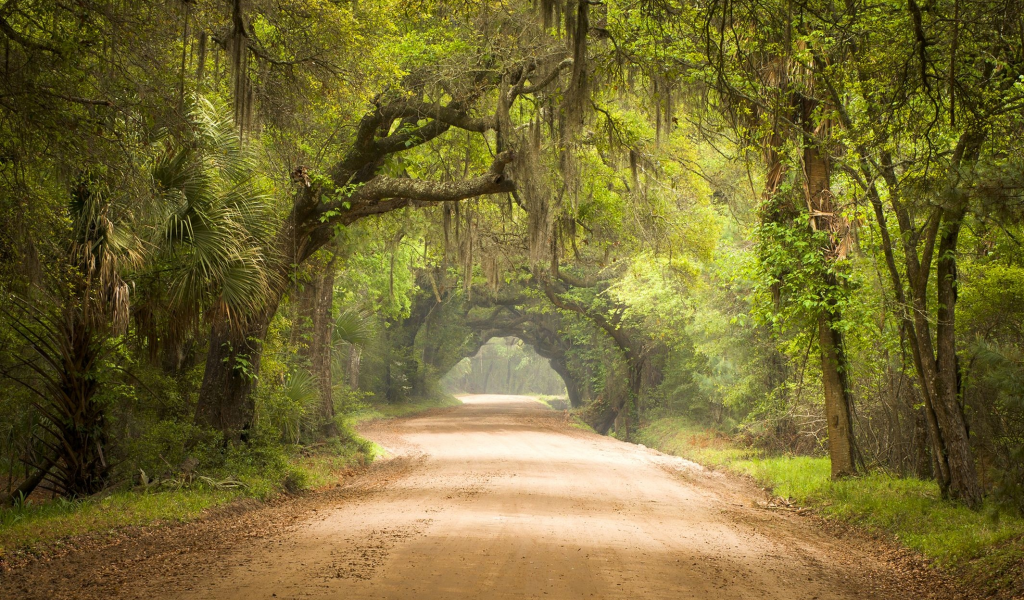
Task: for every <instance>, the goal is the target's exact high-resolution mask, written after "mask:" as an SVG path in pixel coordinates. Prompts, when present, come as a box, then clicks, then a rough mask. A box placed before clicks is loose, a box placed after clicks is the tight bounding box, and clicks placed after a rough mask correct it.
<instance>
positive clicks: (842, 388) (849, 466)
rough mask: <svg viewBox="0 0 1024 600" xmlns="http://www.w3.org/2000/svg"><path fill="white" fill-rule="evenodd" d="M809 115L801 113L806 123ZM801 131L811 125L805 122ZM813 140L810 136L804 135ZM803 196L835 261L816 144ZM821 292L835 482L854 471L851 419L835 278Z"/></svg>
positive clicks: (827, 171) (828, 276) (826, 178)
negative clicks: (826, 238) (822, 292)
mask: <svg viewBox="0 0 1024 600" xmlns="http://www.w3.org/2000/svg"><path fill="white" fill-rule="evenodd" d="M810 112H811V111H808V114H805V120H807V119H809V118H810V116H811V115H810V114H809V113H810ZM805 126H809V123H808V122H807V121H805ZM808 134H809V135H808V136H807V137H808V138H811V134H812V132H808ZM803 162H804V195H805V198H806V201H807V209H808V210H809V211H810V214H811V226H812V228H813V229H814V230H816V231H823V232H826V233H828V234H829V236H830V239H831V242H830V244H829V246H828V247H826V248H822V252H824V254H825V257H826V260H829V261H831V260H834V259H835V258H837V257H838V255H839V254H840V250H839V248H840V247H841V245H842V244H843V240H842V239H841V233H840V239H838V240H836V234H837V233H839V230H840V227H838V226H837V224H838V221H839V217H838V216H837V215H836V214H835V207H834V206H833V204H832V191H831V182H832V176H831V165H830V164H829V159H828V157H827V156H825V154H824V152H823V151H822V150H821V149H820V148H819V147H818V146H817V145H816V144H814V143H812V142H809V141H808V142H807V145H806V146H805V148H804V155H803ZM821 276H822V279H823V282H822V283H823V284H824V285H823V288H824V289H825V290H826V291H825V293H826V294H829V296H830V297H826V298H823V299H822V300H823V303H822V304H823V306H822V308H821V309H819V313H818V350H819V352H820V354H821V375H822V377H821V379H822V385H823V387H824V392H825V418H826V421H827V427H828V455H829V459H830V460H831V463H832V478H833V479H838V478H841V477H847V476H850V475H854V474H856V472H857V465H856V462H855V455H856V444H855V441H854V438H853V419H852V418H851V410H850V405H851V402H850V386H849V379H848V376H847V373H848V372H849V363H848V361H847V359H846V352H845V350H844V347H843V337H842V333H841V332H840V330H839V328H838V324H839V322H840V320H841V318H842V315H841V314H840V312H839V309H838V307H837V306H836V298H835V297H831V296H834V295H838V294H841V293H842V290H841V284H840V283H839V282H838V281H837V279H836V277H835V275H834V274H832V273H831V272H825V273H822V274H821Z"/></svg>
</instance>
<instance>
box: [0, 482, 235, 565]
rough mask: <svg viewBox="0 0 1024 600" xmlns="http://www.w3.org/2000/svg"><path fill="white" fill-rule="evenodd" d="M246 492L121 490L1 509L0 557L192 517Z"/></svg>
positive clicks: (199, 488)
mask: <svg viewBox="0 0 1024 600" xmlns="http://www.w3.org/2000/svg"><path fill="white" fill-rule="evenodd" d="M242 494H243V492H242V491H241V490H219V489H208V488H205V487H196V488H194V489H184V490H168V491H163V492H154V493H149V494H142V493H138V492H134V491H122V492H115V493H113V494H111V495H109V496H107V497H105V498H102V499H85V500H78V501H70V500H62V499H58V500H55V501H52V502H44V503H41V504H38V505H35V504H25V505H19V506H16V507H14V508H6V509H0V558H3V557H4V556H6V555H7V554H9V553H10V552H12V551H15V550H18V549H21V548H27V547H31V546H35V545H38V544H40V543H49V542H54V541H56V540H59V539H62V538H67V537H71V536H75V535H81V534H85V533H93V532H105V531H111V530H116V529H118V528H122V527H128V526H141V525H158V524H162V523H170V522H181V521H188V520H191V519H194V518H196V517H197V516H199V515H200V514H201V513H202V512H203V511H204V510H206V509H209V508H213V507H215V506H219V505H222V504H225V503H227V502H229V501H231V500H233V499H235V498H237V497H239V496H240V495H242Z"/></svg>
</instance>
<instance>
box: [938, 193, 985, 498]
mask: <svg viewBox="0 0 1024 600" xmlns="http://www.w3.org/2000/svg"><path fill="white" fill-rule="evenodd" d="M965 214H966V208H958V209H956V210H952V211H946V213H945V215H944V216H943V221H944V224H945V227H944V231H942V234H941V235H942V237H941V238H940V241H939V255H938V263H937V265H936V282H935V287H936V291H937V299H938V311H937V319H936V324H935V346H936V348H935V349H936V361H935V362H936V366H937V369H936V381H935V391H936V395H937V397H938V399H939V401H938V402H936V405H937V406H941V407H942V408H941V410H937V411H936V415H937V416H938V418H939V426H940V427H941V428H942V430H943V433H944V435H945V442H946V452H947V457H946V458H947V460H948V463H949V484H950V492H951V495H952V496H953V497H954V498H956V499H958V500H962V501H963V502H964V503H965V504H967V505H968V506H971V507H976V506H978V505H979V504H981V500H982V490H981V485H980V484H979V482H978V473H977V470H976V467H975V465H974V452H973V450H972V449H971V443H970V440H969V438H968V435H967V423H966V421H965V419H964V413H963V409H962V408H961V405H960V386H959V379H958V374H959V365H958V364H957V356H956V300H957V290H956V288H957V271H956V248H957V241H958V238H959V235H960V228H961V226H962V223H963V218H964V215H965Z"/></svg>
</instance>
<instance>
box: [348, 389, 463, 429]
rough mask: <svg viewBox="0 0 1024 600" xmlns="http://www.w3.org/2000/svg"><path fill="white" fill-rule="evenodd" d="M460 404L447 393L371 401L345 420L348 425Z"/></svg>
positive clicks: (460, 403) (410, 414)
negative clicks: (399, 399)
mask: <svg viewBox="0 0 1024 600" xmlns="http://www.w3.org/2000/svg"><path fill="white" fill-rule="evenodd" d="M461 405H462V401H460V400H459V399H458V398H456V397H454V396H448V395H441V396H437V397H433V398H422V399H416V400H409V401H407V402H400V403H395V404H386V403H372V404H366V405H363V406H362V407H361V408H360V409H359V410H357V411H356V412H354V413H352V414H351V415H349V417H348V419H347V422H348V424H349V425H350V426H355V425H358V424H359V423H363V422H365V421H374V420H377V419H396V418H401V417H409V416H412V415H415V414H417V413H421V412H424V411H427V410H430V409H433V408H449V407H452V406H461Z"/></svg>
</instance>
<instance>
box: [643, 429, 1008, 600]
mask: <svg viewBox="0 0 1024 600" xmlns="http://www.w3.org/2000/svg"><path fill="white" fill-rule="evenodd" d="M638 441H640V442H641V443H644V444H646V445H648V446H651V447H653V448H657V449H659V450H661V451H663V452H667V453H671V454H675V455H678V456H682V457H684V458H688V459H690V460H693V461H695V462H699V463H701V464H704V465H706V466H710V467H715V468H722V469H725V470H728V471H731V472H733V473H739V474H743V475H749V476H750V477H752V478H753V479H754V480H755V481H757V482H758V483H759V484H761V485H763V486H765V487H766V488H768V489H770V490H772V493H773V494H774V495H776V496H779V497H783V498H787V499H789V500H790V501H793V502H796V503H798V504H801V505H803V506H808V507H811V508H813V509H814V510H815V512H817V513H818V514H820V515H822V516H824V517H826V518H834V519H839V520H842V521H845V522H848V523H853V524H855V525H859V526H862V527H865V528H867V529H869V530H873V531H875V532H883V533H885V534H888V535H890V536H891V537H892V538H894V539H895V540H897V541H898V542H900V543H901V544H903V545H905V546H907V547H908V548H911V549H913V550H916V551H918V552H920V553H921V554H922V555H924V556H925V557H926V558H928V559H929V560H931V561H932V562H933V564H934V565H936V566H937V567H939V568H941V569H943V570H945V571H947V572H950V573H953V574H956V575H958V576H960V577H961V578H962V579H964V580H966V581H969V582H971V583H972V585H975V586H983V588H984V589H986V590H988V591H991V592H993V593H996V594H1002V595H1003V596H1004V597H1018V596H1017V594H1020V593H1021V592H1024V589H1021V588H1022V587H1024V519H1022V518H1020V517H1019V516H1017V515H1014V514H1011V513H1008V512H1007V511H1004V510H1002V509H1000V508H999V507H998V506H996V505H994V504H986V506H984V507H983V508H982V509H981V510H979V511H972V510H969V509H967V508H965V507H964V506H962V505H958V504H955V503H951V502H947V501H944V500H942V499H941V497H940V495H939V489H938V486H937V485H936V484H935V483H934V482H932V481H922V480H920V479H915V478H906V479H904V478H899V477H895V476H893V475H889V474H886V473H882V472H873V473H870V474H868V475H864V476H860V477H856V478H851V479H846V480H842V481H838V482H833V481H832V480H831V478H830V466H829V461H828V459H827V458H819V457H809V456H764V455H762V454H761V453H760V452H758V451H756V450H754V449H751V448H749V447H744V446H742V445H741V444H738V443H736V442H734V441H732V440H731V439H729V438H728V437H727V436H724V435H722V434H720V433H716V432H714V431H710V430H705V429H701V428H699V427H696V426H694V425H692V424H690V423H688V422H686V420H685V419H682V418H679V417H665V418H661V419H657V420H655V421H654V422H652V423H651V424H650V425H649V426H647V427H645V428H644V430H643V431H642V432H641V435H640V439H638Z"/></svg>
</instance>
